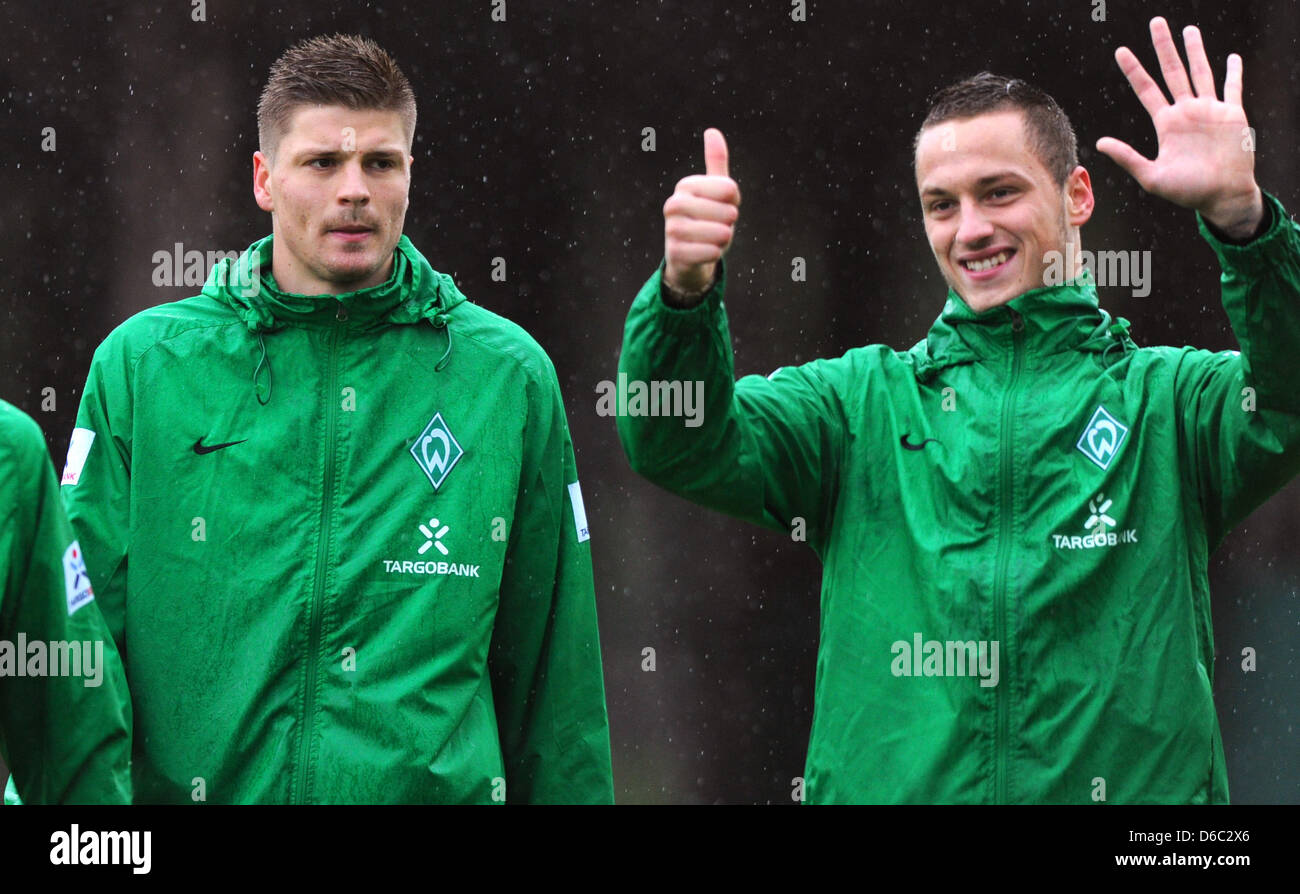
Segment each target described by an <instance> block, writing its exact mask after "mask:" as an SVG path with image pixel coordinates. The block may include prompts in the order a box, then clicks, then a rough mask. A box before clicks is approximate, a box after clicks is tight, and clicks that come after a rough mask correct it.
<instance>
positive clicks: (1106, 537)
mask: <svg viewBox="0 0 1300 894" xmlns="http://www.w3.org/2000/svg"><path fill="white" fill-rule="evenodd" d="M1114 503H1115V501H1114V500H1108V499H1106V495H1105V494H1097V496H1096V497H1095V498H1094V499H1091V500H1089V501H1088V518H1087V519H1086V520H1085V521H1084V523H1083V530H1084V533H1083V534H1053V535H1052V540H1053V541H1054V542H1055V543H1056V548H1057V549H1095V548H1097V547H1106V546H1117V545H1119V544H1121V543H1137V539H1138V535H1137V529H1135V528H1129V529H1127V530H1123V531H1119V530H1111V529H1112V528H1118V527H1119V523H1118V522H1117V521H1115V519H1114V517H1113V516H1111V515H1110V513H1111V511H1112V510H1113V507H1114ZM1118 514H1119V513H1118V512H1116V515H1118Z"/></svg>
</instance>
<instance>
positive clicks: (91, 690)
mask: <svg viewBox="0 0 1300 894" xmlns="http://www.w3.org/2000/svg"><path fill="white" fill-rule="evenodd" d="M0 757H3V758H4V762H5V764H6V765H7V766H9V767H10V769H11V770H12V771H13V776H12V777H11V783H10V786H9V788H10V791H11V795H10V798H9V799H8V801H9V802H10V803H16V802H17V801H18V799H19V798H21V799H22V801H23V802H24V803H27V804H129V803H131V700H130V697H129V696H128V694H127V691H126V677H125V676H124V674H123V673H122V662H121V660H120V659H119V658H118V654H117V649H116V648H115V647H114V645H113V639H112V637H111V636H110V635H109V632H108V626H107V625H106V624H105V623H104V618H103V617H102V616H101V615H100V613H99V608H98V607H97V605H96V604H95V593H94V590H93V588H92V587H91V584H90V578H89V577H87V575H86V563H85V561H84V558H83V556H82V553H81V545H80V544H79V543H78V542H77V541H76V539H74V535H73V533H72V528H71V527H70V526H69V525H68V518H67V516H66V515H65V514H64V510H63V503H62V501H61V500H60V499H59V484H58V480H57V479H56V478H55V477H54V466H53V464H52V463H51V462H50V455H49V453H47V452H46V450H45V438H44V436H43V435H42V434H41V430H40V428H38V427H37V425H36V423H35V422H33V421H32V420H31V419H30V418H29V417H28V416H27V415H26V414H24V413H23V412H22V411H20V410H18V409H17V408H16V407H13V406H11V405H10V404H7V403H5V402H4V401H0Z"/></svg>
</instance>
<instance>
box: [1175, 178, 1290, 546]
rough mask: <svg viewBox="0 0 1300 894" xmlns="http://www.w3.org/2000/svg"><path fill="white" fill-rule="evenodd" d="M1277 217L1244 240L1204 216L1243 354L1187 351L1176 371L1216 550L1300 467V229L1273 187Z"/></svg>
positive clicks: (1187, 446)
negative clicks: (1231, 237) (1220, 233)
mask: <svg viewBox="0 0 1300 894" xmlns="http://www.w3.org/2000/svg"><path fill="white" fill-rule="evenodd" d="M1265 213H1266V214H1270V215H1271V223H1270V224H1269V225H1268V226H1267V229H1266V230H1265V231H1264V233H1263V234H1261V235H1260V236H1258V237H1256V238H1255V239H1253V240H1251V241H1249V242H1247V243H1246V244H1244V245H1234V244H1231V243H1228V242H1224V241H1223V240H1221V239H1220V238H1218V237H1217V236H1216V235H1215V234H1214V233H1213V232H1212V231H1211V230H1210V228H1209V227H1208V226H1207V224H1206V222H1205V221H1204V220H1203V219H1201V218H1200V217H1199V215H1198V225H1199V227H1200V232H1201V235H1202V236H1203V237H1204V238H1205V240H1206V241H1207V242H1209V243H1210V246H1211V247H1212V248H1213V249H1214V252H1215V254H1216V255H1218V258H1219V264H1220V267H1221V268H1222V276H1221V280H1220V281H1221V285H1222V293H1223V308H1224V310H1225V311H1226V312H1227V315H1228V321H1229V323H1231V325H1232V331H1233V333H1234V334H1235V335H1236V337H1237V342H1238V344H1239V345H1240V347H1241V350H1240V351H1239V352H1238V351H1219V352H1209V351H1190V350H1189V351H1187V352H1186V353H1185V354H1184V355H1183V360H1182V362H1181V364H1180V367H1179V370H1178V374H1177V378H1176V386H1175V391H1176V399H1177V401H1178V410H1179V412H1180V413H1181V416H1182V433H1183V450H1184V451H1185V453H1186V454H1187V455H1188V458H1189V460H1190V461H1189V462H1188V463H1187V467H1188V468H1189V470H1190V473H1191V475H1192V476H1193V478H1194V489H1195V492H1196V494H1197V497H1198V499H1199V500H1200V504H1201V508H1202V512H1203V514H1204V517H1205V520H1206V535H1207V540H1208V543H1209V547H1210V549H1211V550H1213V549H1215V548H1217V546H1218V545H1219V543H1220V542H1221V541H1222V540H1223V538H1224V536H1226V534H1227V533H1228V531H1230V530H1231V529H1232V528H1233V527H1234V526H1235V525H1236V524H1238V523H1239V522H1240V521H1241V520H1242V519H1244V518H1245V517H1246V516H1247V515H1249V514H1250V512H1251V511H1253V510H1254V509H1255V508H1256V507H1258V506H1259V505H1260V504H1262V503H1263V502H1264V501H1265V500H1267V499H1268V498H1269V497H1270V496H1271V495H1272V494H1274V493H1275V492H1277V490H1279V489H1280V488H1281V487H1282V486H1283V485H1284V484H1286V482H1287V481H1288V480H1290V479H1291V478H1292V477H1294V476H1295V475H1296V474H1297V472H1300V388H1297V387H1296V381H1297V376H1298V375H1300V226H1297V224H1296V223H1295V221H1293V220H1291V218H1290V217H1289V215H1288V214H1287V213H1286V210H1285V209H1284V208H1283V207H1282V204H1281V203H1280V202H1279V201H1278V200H1277V199H1276V198H1274V197H1273V196H1270V195H1268V194H1267V193H1266V194H1265Z"/></svg>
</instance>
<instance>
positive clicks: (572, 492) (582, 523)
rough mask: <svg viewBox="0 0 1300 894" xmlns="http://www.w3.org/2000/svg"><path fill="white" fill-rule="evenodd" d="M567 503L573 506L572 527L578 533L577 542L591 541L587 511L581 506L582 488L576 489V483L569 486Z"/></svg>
mask: <svg viewBox="0 0 1300 894" xmlns="http://www.w3.org/2000/svg"><path fill="white" fill-rule="evenodd" d="M569 502H570V503H572V504H573V527H574V528H575V529H576V530H577V532H578V542H579V543H582V542H583V541H584V540H590V539H591V532H590V531H588V530H587V509H586V507H584V506H583V505H582V488H580V487H578V482H576V481H575V482H573V483H572V484H570V485H569Z"/></svg>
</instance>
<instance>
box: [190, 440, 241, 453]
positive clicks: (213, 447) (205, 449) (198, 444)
mask: <svg viewBox="0 0 1300 894" xmlns="http://www.w3.org/2000/svg"><path fill="white" fill-rule="evenodd" d="M247 440H248V438H244V441H247ZM244 441H227V442H226V443H225V444H204V443H203V439H202V438H199V439H198V440H197V441H195V442H194V452H195V453H197V454H198V455H199V456H203V455H204V454H205V453H215V452H216V451H218V450H224V449H225V448H227V447H234V446H235V445H236V444H242V443H244Z"/></svg>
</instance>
